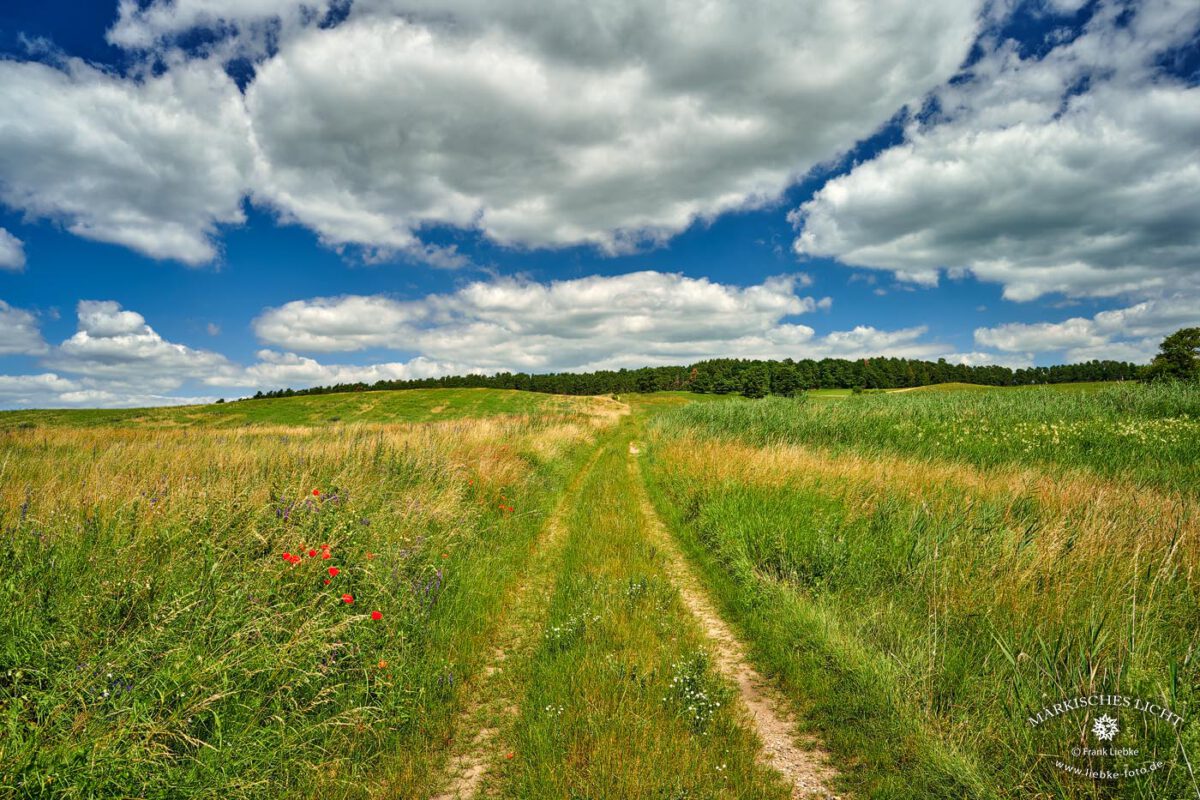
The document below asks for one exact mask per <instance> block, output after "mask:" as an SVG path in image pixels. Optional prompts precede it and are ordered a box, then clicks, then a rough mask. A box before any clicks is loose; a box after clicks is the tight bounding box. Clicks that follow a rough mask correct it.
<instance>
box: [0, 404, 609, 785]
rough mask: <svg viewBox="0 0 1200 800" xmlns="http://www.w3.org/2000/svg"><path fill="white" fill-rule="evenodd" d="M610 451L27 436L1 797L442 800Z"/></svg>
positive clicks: (95, 434) (472, 430) (333, 435)
mask: <svg viewBox="0 0 1200 800" xmlns="http://www.w3.org/2000/svg"><path fill="white" fill-rule="evenodd" d="M593 436H594V434H593V433H592V432H591V428H590V426H587V425H581V424H576V423H566V422H564V421H563V420H562V419H561V418H556V417H546V418H545V419H542V420H539V419H536V418H520V417H512V418H506V419H502V420H482V421H478V420H474V421H472V420H466V421H459V422H452V423H443V424H439V425H432V426H390V427H383V426H375V427H369V428H366V427H355V426H351V427H341V428H338V429H333V430H331V429H311V428H295V427H264V428H258V429H253V430H239V431H234V432H223V431H214V430H202V429H201V430H157V431H155V430H114V429H104V428H96V429H80V430H72V429H54V428H44V427H41V428H34V429H32V430H30V429H16V430H10V431H8V432H7V433H6V434H4V437H3V440H2V444H0V531H3V536H2V537H0V565H2V567H0V604H2V607H3V608H4V610H5V613H4V614H3V616H2V617H0V787H5V788H4V789H3V790H0V795H7V794H8V793H11V794H12V795H14V796H18V797H50V796H53V797H116V796H139V797H163V796H188V797H220V798H243V797H264V798H265V797H293V796H306V797H325V798H339V797H366V796H369V795H373V794H383V795H386V796H389V797H390V796H399V797H423V796H427V795H428V793H429V790H430V788H431V787H432V785H433V783H432V782H433V780H434V778H433V776H434V775H435V774H436V772H437V767H438V764H439V762H440V759H441V758H442V754H443V744H444V741H445V739H446V737H447V736H448V735H449V730H450V725H451V720H452V717H453V712H454V710H455V708H456V706H457V704H458V697H459V692H460V687H461V685H462V682H463V680H464V679H466V678H468V677H469V676H470V675H471V674H472V673H473V671H474V670H476V669H477V668H478V666H479V664H480V660H481V658H482V657H483V654H484V653H485V652H486V648H485V647H484V644H485V641H484V640H485V639H486V633H487V630H488V629H489V627H490V625H491V623H492V620H493V619H494V616H495V612H496V605H497V604H498V602H499V598H500V597H501V596H502V594H503V592H504V589H505V587H506V586H507V585H508V583H509V581H510V580H511V578H512V576H513V574H514V572H515V570H516V569H517V568H518V567H519V565H520V564H521V563H522V561H523V559H524V558H525V557H526V555H527V553H528V547H529V542H530V541H531V537H532V536H533V534H534V532H535V531H536V530H537V528H538V526H539V525H540V523H541V518H542V515H543V512H544V510H545V508H546V507H547V505H548V504H549V502H550V501H551V500H552V495H553V494H554V492H555V491H557V489H558V488H560V487H561V485H562V481H563V478H564V476H565V475H566V474H567V472H568V470H569V464H570V462H572V461H574V460H575V459H576V457H577V456H578V454H579V453H580V452H581V450H582V449H583V448H582V445H583V444H585V443H586V442H588V441H590V439H591V438H593ZM501 506H504V508H501ZM508 508H511V509H512V510H511V511H509V510H508ZM326 548H327V549H326ZM284 553H289V554H293V555H296V556H298V558H296V559H293V561H296V562H297V563H291V561H288V560H285V559H284V558H283V554H284ZM326 553H327V554H328V555H326ZM330 567H335V568H336V569H337V570H338V571H337V574H336V575H331V573H330ZM343 595H347V596H352V597H353V603H352V604H351V603H348V602H345V601H344V600H343ZM373 611H378V612H380V614H381V619H379V620H375V619H372V615H371V612H373Z"/></svg>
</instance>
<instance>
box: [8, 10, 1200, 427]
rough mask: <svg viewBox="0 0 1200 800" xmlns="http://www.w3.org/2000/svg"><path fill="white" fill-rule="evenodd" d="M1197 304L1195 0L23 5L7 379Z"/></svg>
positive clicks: (928, 331)
mask: <svg viewBox="0 0 1200 800" xmlns="http://www.w3.org/2000/svg"><path fill="white" fill-rule="evenodd" d="M1198 324H1200V4H1198V3H1196V2H1195V0H1141V2H1119V1H1118V0H1092V1H1091V2H1080V0H1032V1H1029V2H1017V1H1016V0H874V2H866V1H865V0H863V1H862V2H852V1H851V0H787V1H786V2H773V1H770V0H760V1H759V2H747V1H746V0H705V2H699V3H697V2H695V0H688V2H683V1H682V0H603V1H602V2H601V1H600V0H586V2H585V0H559V1H558V2H555V3H553V4H531V3H528V2H527V0H439V2H432V0H305V2H295V0H117V1H115V2H106V0H96V2H89V3H78V2H75V1H74V0H36V2H34V1H33V0H30V1H29V2H25V0H10V2H6V3H4V4H3V6H2V7H0V408H28V407H97V406H105V407H107V406H113V407H116V406H142V405H163V404H173V403H186V402H206V401H210V400H212V399H215V398H218V397H226V398H234V397H241V396H246V395H249V394H253V393H254V392H255V391H258V390H260V389H262V390H267V389H277V388H283V387H289V386H290V387H293V388H300V387H305V386H312V385H319V384H331V383H338V382H348V381H368V382H370V381H375V380H379V379H398V378H399V379H402V378H419V377H430V376H438V375H445V374H462V373H466V372H484V373H493V372H497V371H525V372H551V371H562V370H571V371H577V370H591V369H611V368H620V367H630V368H635V367H640V366H645V365H659V364H687V363H690V362H694V361H698V360H701V359H704V358H711V357H743V358H785V357H791V358H823V357H844V358H864V357H871V356H883V355H889V356H904V357H914V358H925V359H930V360H936V359H938V358H945V359H947V360H948V361H951V362H957V363H969V364H988V363H996V364H1003V365H1007V366H1011V367H1014V368H1015V367H1021V366H1028V365H1033V364H1054V363H1065V362H1078V361H1087V360H1091V359H1096V358H1099V359H1119V360H1130V361H1137V362H1145V361H1148V360H1149V358H1150V357H1151V356H1152V355H1153V353H1154V352H1155V351H1156V349H1157V346H1158V343H1159V342H1160V341H1161V339H1162V338H1163V336H1165V335H1166V334H1168V333H1170V332H1172V331H1174V330H1176V329H1177V328H1180V327H1185V326H1189V325H1198Z"/></svg>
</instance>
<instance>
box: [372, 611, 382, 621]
mask: <svg viewBox="0 0 1200 800" xmlns="http://www.w3.org/2000/svg"><path fill="white" fill-rule="evenodd" d="M371 619H373V620H375V621H376V622H378V621H379V620H381V619H383V614H382V613H381V612H379V611H372V612H371Z"/></svg>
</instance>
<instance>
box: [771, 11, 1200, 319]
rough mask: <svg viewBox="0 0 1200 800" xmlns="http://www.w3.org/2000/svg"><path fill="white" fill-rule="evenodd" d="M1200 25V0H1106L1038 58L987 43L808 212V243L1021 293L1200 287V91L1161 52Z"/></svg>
mask: <svg viewBox="0 0 1200 800" xmlns="http://www.w3.org/2000/svg"><path fill="white" fill-rule="evenodd" d="M1127 10H1131V11H1132V12H1133V13H1132V17H1131V18H1127V17H1128V14H1127V13H1126V12H1127ZM1198 28H1200V6H1197V5H1196V4H1195V3H1187V2H1177V1H1176V0H1148V1H1147V2H1145V3H1142V4H1139V5H1138V6H1136V7H1127V5H1126V4H1124V3H1117V2H1102V3H1101V4H1100V6H1099V7H1098V10H1097V11H1096V13H1095V15H1094V17H1093V18H1092V20H1091V21H1090V22H1089V23H1088V25H1087V26H1086V28H1085V30H1084V31H1083V33H1082V35H1080V36H1079V37H1078V38H1076V39H1074V40H1071V41H1068V42H1065V43H1063V44H1061V45H1059V46H1058V47H1055V48H1054V49H1052V50H1051V51H1050V52H1049V53H1048V54H1047V55H1045V56H1044V57H1042V58H1037V57H1032V56H1031V57H1028V58H1022V57H1021V56H1020V54H1019V53H1018V51H1017V48H1016V47H1015V46H1014V45H1012V44H1011V43H995V42H992V43H985V44H986V45H987V47H988V48H989V49H988V51H987V53H986V55H985V56H984V58H983V59H982V60H981V61H980V62H979V63H977V64H975V65H973V66H972V67H971V68H970V71H969V73H968V76H967V78H966V80H963V81H960V82H956V83H954V84H952V85H948V86H946V87H945V88H943V89H941V90H939V91H938V92H936V93H935V97H936V98H937V100H938V102H939V104H940V112H939V113H936V114H934V115H933V117H932V118H930V119H928V120H926V121H919V122H913V123H912V124H910V125H909V127H908V129H907V132H906V137H905V141H904V142H903V143H902V144H899V145H897V146H895V147H892V148H890V149H887V150H885V151H884V152H882V153H881V154H879V155H878V156H877V157H876V158H874V159H871V160H869V161H867V162H865V163H863V164H860V165H858V166H856V167H855V168H854V169H852V170H851V171H850V172H849V173H848V174H846V175H843V176H841V177H838V178H835V179H833V180H831V181H829V182H828V183H827V184H826V185H825V186H824V187H823V188H822V189H820V190H819V191H818V192H817V193H816V194H815V195H814V196H813V198H812V199H811V200H809V201H808V202H806V203H804V204H803V205H802V206H801V207H800V208H799V209H797V210H796V212H795V213H794V214H793V217H792V219H793V221H794V222H795V224H796V225H797V226H799V227H800V229H801V230H800V233H799V236H798V238H797V239H796V242H795V249H796V250H797V252H798V253H800V254H802V255H806V256H832V257H836V258H838V259H839V260H841V261H842V262H844V263H846V264H849V265H854V266H859V267H873V268H877V269H886V270H891V271H893V272H895V273H896V275H897V276H898V277H900V278H903V279H905V280H909V281H913V282H916V283H920V284H926V285H932V284H935V283H936V282H937V280H938V275H939V271H940V270H942V269H943V268H949V269H956V268H957V269H962V268H966V269H969V270H970V272H972V273H973V274H975V275H976V276H977V277H978V278H980V279H982V280H985V281H991V282H996V283H1000V284H1002V285H1003V286H1004V294H1005V296H1006V297H1007V298H1009V299H1012V300H1018V301H1023V300H1031V299H1033V298H1036V297H1039V296H1041V295H1044V294H1047V293H1050V292H1061V293H1064V294H1067V295H1074V296H1082V295H1094V296H1108V295H1116V294H1121V293H1139V292H1142V293H1144V292H1158V291H1161V290H1162V289H1163V288H1166V287H1170V286H1173V285H1176V284H1177V282H1178V281H1181V280H1182V281H1187V282H1190V283H1192V284H1196V283H1197V282H1198V281H1197V280H1196V278H1197V274H1196V265H1197V263H1200V160H1197V159H1196V153H1197V152H1198V151H1200V88H1198V87H1195V86H1190V85H1187V84H1186V83H1183V82H1181V81H1177V80H1172V79H1171V78H1169V77H1166V76H1164V75H1162V74H1161V72H1160V70H1159V67H1158V64H1157V59H1158V58H1159V56H1160V55H1161V54H1162V53H1164V52H1167V51H1169V50H1170V49H1171V48H1173V47H1178V46H1182V45H1185V44H1186V43H1187V42H1189V41H1194V37H1195V36H1196V34H1197V30H1198Z"/></svg>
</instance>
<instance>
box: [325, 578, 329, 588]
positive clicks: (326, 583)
mask: <svg viewBox="0 0 1200 800" xmlns="http://www.w3.org/2000/svg"><path fill="white" fill-rule="evenodd" d="M325 585H326V586H328V585H329V578H326V579H325Z"/></svg>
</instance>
